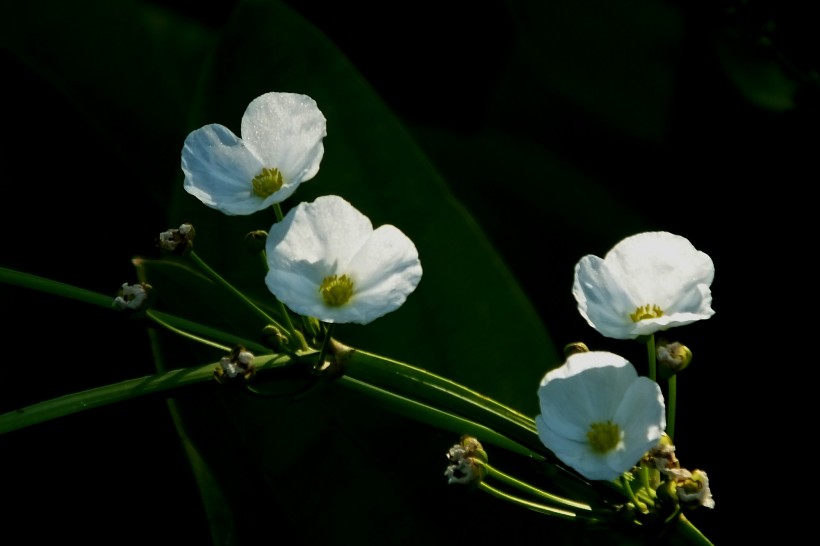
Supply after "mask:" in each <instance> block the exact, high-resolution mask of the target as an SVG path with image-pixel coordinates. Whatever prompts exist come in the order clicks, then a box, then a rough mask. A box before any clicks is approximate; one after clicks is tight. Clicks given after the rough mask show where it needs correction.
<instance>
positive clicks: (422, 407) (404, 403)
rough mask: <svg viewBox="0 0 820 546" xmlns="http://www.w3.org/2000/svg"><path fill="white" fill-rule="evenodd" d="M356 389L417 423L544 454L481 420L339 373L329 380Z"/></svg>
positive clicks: (538, 458) (522, 452)
mask: <svg viewBox="0 0 820 546" xmlns="http://www.w3.org/2000/svg"><path fill="white" fill-rule="evenodd" d="M333 384H334V385H339V386H342V387H345V388H348V389H351V390H354V391H356V392H358V393H359V394H362V395H364V396H367V397H368V398H370V399H371V400H372V401H373V402H375V403H377V404H380V405H382V406H383V407H386V408H387V409H389V410H390V411H393V412H395V413H397V414H399V415H403V416H405V417H410V418H412V419H414V420H416V421H419V422H421V423H427V424H429V425H432V426H435V427H438V428H441V429H443V430H449V431H450V432H453V433H455V434H469V435H470V436H475V437H476V438H477V439H479V440H480V441H481V442H482V443H484V444H485V445H486V444H493V445H495V446H498V447H501V448H504V449H507V450H509V451H511V452H513V453H518V454H519V455H524V456H526V457H529V458H531V459H533V460H536V461H543V460H544V457H543V456H542V455H541V454H540V453H538V452H536V451H533V450H532V449H530V448H528V447H527V446H525V445H523V444H521V443H519V442H517V441H515V440H513V439H511V438H509V437H507V436H505V435H504V434H501V433H499V432H496V431H495V430H493V429H491V428H489V427H487V426H486V425H484V424H483V423H479V422H476V421H473V420H471V419H467V418H464V417H462V416H460V415H456V414H455V413H452V412H450V411H446V410H443V409H439V408H437V407H434V406H431V405H430V404H426V403H424V402H421V401H419V400H417V399H413V398H409V397H407V396H402V395H400V394H397V393H395V392H392V391H390V390H388V389H384V388H381V387H378V386H376V385H372V384H370V383H368V382H366V381H361V380H359V379H356V378H354V377H350V376H349V375H347V374H346V375H343V376H341V377H339V378H338V379H336V380H335V381H334V382H333Z"/></svg>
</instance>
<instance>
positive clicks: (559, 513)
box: [478, 481, 598, 522]
mask: <svg viewBox="0 0 820 546" xmlns="http://www.w3.org/2000/svg"><path fill="white" fill-rule="evenodd" d="M478 488H479V489H480V490H482V491H484V492H486V493H489V494H490V495H492V496H494V497H497V498H499V499H502V500H505V501H507V502H511V503H513V504H517V505H519V506H523V507H524V508H528V509H529V510H534V511H536V512H539V513H541V514H546V515H548V516H555V517H558V518H561V519H568V520H573V521H578V520H584V521H590V522H593V521H598V520H597V519H595V518H589V517H588V518H580V517H579V516H578V515H577V514H575V513H574V512H569V511H567V510H561V509H560V508H553V507H552V506H546V505H544V504H538V503H535V502H532V501H528V500H526V499H522V498H520V497H516V496H514V495H510V494H509V493H505V492H504V491H501V490H500V489H497V488H495V487H493V486H491V485H489V484H488V483H486V482H483V481H482V482H479V484H478Z"/></svg>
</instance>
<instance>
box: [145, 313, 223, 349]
mask: <svg viewBox="0 0 820 546" xmlns="http://www.w3.org/2000/svg"><path fill="white" fill-rule="evenodd" d="M145 316H147V317H148V318H150V319H151V320H153V321H154V322H156V323H157V324H158V325H160V326H162V327H163V328H165V329H166V330H169V331H171V332H173V333H175V334H177V335H179V336H182V337H184V338H187V339H190V340H192V341H196V342H197V343H201V344H202V345H207V346H209V347H213V348H215V349H219V350H221V351H224V352H226V353H228V352H230V350H231V348H230V347H228V346H227V345H221V344H219V343H216V342H214V341H211V340H209V339H205V338H203V337H200V336H197V335H194V334H192V333H190V332H186V331H185V330H180V329H179V328H176V327H175V326H172V325H171V324H169V323H168V322H166V321H164V320H162V319H161V318H160V317H159V315H158V314H157V313H156V312H154V311H152V310H150V309H149V310H148V311H146V312H145Z"/></svg>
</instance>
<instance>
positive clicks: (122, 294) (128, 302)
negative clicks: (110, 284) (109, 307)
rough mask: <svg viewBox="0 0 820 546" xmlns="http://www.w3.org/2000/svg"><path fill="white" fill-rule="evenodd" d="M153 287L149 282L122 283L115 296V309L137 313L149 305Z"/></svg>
mask: <svg viewBox="0 0 820 546" xmlns="http://www.w3.org/2000/svg"><path fill="white" fill-rule="evenodd" d="M151 290H152V287H151V285H150V284H148V283H144V282H141V283H139V284H128V283H122V286H121V287H120V289H119V290H118V291H117V296H116V297H115V298H114V303H113V306H114V309H118V310H120V311H128V312H132V313H136V312H139V311H144V310H145V309H147V307H148V303H149V296H150V294H151Z"/></svg>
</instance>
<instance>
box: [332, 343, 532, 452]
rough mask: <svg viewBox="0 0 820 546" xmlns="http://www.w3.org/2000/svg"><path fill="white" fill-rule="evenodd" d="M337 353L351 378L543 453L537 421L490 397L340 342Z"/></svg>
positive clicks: (419, 369)
mask: <svg viewBox="0 0 820 546" xmlns="http://www.w3.org/2000/svg"><path fill="white" fill-rule="evenodd" d="M333 351H334V353H335V355H336V358H337V361H338V362H339V363H340V365H341V366H342V368H343V369H344V372H345V374H346V375H347V376H349V377H355V378H357V379H360V380H362V381H365V382H367V383H370V384H373V385H377V386H382V387H384V388H387V389H391V390H396V391H397V392H399V393H401V394H406V395H409V396H411V397H412V398H414V399H420V400H427V401H430V402H432V403H433V404H435V405H436V406H439V407H446V408H448V409H449V410H450V411H454V412H457V413H460V414H463V415H465V416H467V417H468V418H470V419H473V420H475V421H478V422H482V423H487V424H488V425H489V426H490V427H491V428H494V429H497V430H503V431H504V433H505V434H506V435H507V436H509V437H514V438H516V440H517V441H519V442H521V443H525V444H526V445H529V446H530V448H531V449H532V450H533V451H543V445H542V444H541V442H540V441H539V440H538V435H537V431H536V428H535V421H534V420H533V419H532V418H531V417H527V416H526V415H524V414H522V413H520V412H518V411H516V410H514V409H512V408H510V407H508V406H505V405H504V404H501V403H500V402H497V401H496V400H493V399H492V398H490V397H487V396H484V395H483V394H480V393H478V392H476V391H474V390H472V389H469V388H467V387H465V386H464V385H461V384H459V383H456V382H455V381H451V380H449V379H447V378H444V377H441V376H439V375H436V374H434V373H432V372H429V371H427V370H424V369H421V368H416V367H414V366H410V365H409V364H405V363H403V362H399V361H396V360H392V359H389V358H386V357H383V356H379V355H375V354H372V353H368V352H366V351H361V350H358V349H353V348H351V347H347V346H345V345H343V344H341V343H338V342H335V343H334V347H333Z"/></svg>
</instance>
